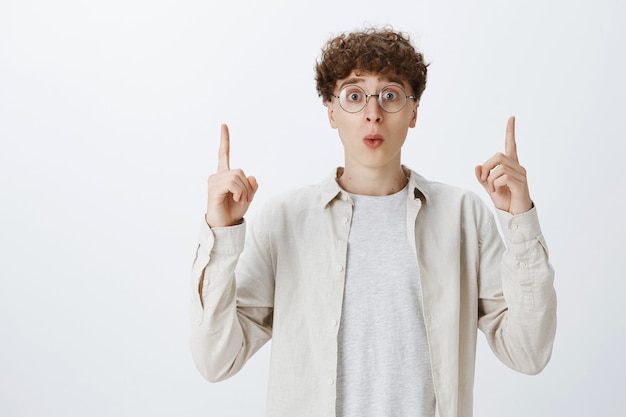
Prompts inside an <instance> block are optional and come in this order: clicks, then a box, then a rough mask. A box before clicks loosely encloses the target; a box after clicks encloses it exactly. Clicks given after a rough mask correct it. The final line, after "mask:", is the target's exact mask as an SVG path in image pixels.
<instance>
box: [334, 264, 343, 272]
mask: <svg viewBox="0 0 626 417" xmlns="http://www.w3.org/2000/svg"><path fill="white" fill-rule="evenodd" d="M335 269H336V270H337V272H341V271H343V266H341V265H337V266H336V267H335Z"/></svg>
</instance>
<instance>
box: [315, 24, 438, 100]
mask: <svg viewBox="0 0 626 417" xmlns="http://www.w3.org/2000/svg"><path fill="white" fill-rule="evenodd" d="M427 67H428V64H426V63H424V56H423V55H422V54H421V53H420V52H418V51H417V50H416V49H415V47H414V46H413V45H412V44H411V41H410V38H409V36H408V35H407V34H405V33H402V32H396V31H394V30H392V29H390V28H384V29H375V28H371V29H365V30H363V31H357V32H348V33H342V34H340V35H338V36H336V37H334V38H332V39H330V40H329V41H328V42H327V43H326V45H325V46H324V47H323V48H322V56H321V59H320V60H319V61H317V63H316V65H315V82H316V87H317V93H318V95H319V96H320V97H322V99H323V101H324V103H326V102H328V101H330V100H331V98H332V96H333V92H334V89H335V86H336V85H337V81H338V80H341V79H343V78H346V77H348V76H349V75H350V73H351V72H352V71H354V70H357V71H362V72H365V73H373V74H381V75H394V76H397V77H400V78H402V79H404V80H406V81H407V83H408V84H409V86H410V87H411V89H413V94H414V95H415V96H416V97H417V99H419V98H420V97H421V96H422V93H423V92H424V89H425V88H426V73H427Z"/></svg>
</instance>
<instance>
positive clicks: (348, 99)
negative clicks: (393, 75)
mask: <svg viewBox="0 0 626 417" xmlns="http://www.w3.org/2000/svg"><path fill="white" fill-rule="evenodd" d="M333 97H335V98H336V99H339V105H340V106H341V108H342V109H344V110H345V111H347V112H348V113H358V112H360V111H361V110H363V109H364V108H365V106H366V105H367V101H368V100H369V98H370V97H376V101H378V105H379V106H380V108H381V109H383V110H384V111H385V112H387V113H397V112H399V111H400V110H402V109H403V108H404V106H405V104H406V101H407V99H411V100H414V101H417V97H415V96H409V95H407V94H406V91H404V89H403V88H402V87H400V86H398V85H388V86H386V87H383V88H382V89H381V90H380V92H379V93H378V94H367V93H366V92H365V90H363V88H361V87H359V86H358V85H354V84H350V85H347V86H345V87H344V88H342V89H341V91H340V92H339V95H338V96H333Z"/></svg>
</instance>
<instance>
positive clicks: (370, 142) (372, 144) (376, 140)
mask: <svg viewBox="0 0 626 417" xmlns="http://www.w3.org/2000/svg"><path fill="white" fill-rule="evenodd" d="M384 141H385V138H384V137H383V136H381V135H378V134H371V135H366V136H365V137H364V138H363V142H364V143H365V145H366V146H367V147H369V148H378V147H379V146H380V145H382V144H383V142H384Z"/></svg>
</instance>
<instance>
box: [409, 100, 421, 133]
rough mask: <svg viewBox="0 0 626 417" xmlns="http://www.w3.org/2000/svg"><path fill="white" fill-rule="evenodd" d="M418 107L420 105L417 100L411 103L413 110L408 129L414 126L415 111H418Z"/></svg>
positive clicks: (415, 119) (415, 120)
mask: <svg viewBox="0 0 626 417" xmlns="http://www.w3.org/2000/svg"><path fill="white" fill-rule="evenodd" d="M419 105H420V102H419V100H418V101H415V102H414V103H413V108H412V109H411V120H410V122H409V127H410V128H413V127H415V124H416V122H417V109H418V107H419Z"/></svg>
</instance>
